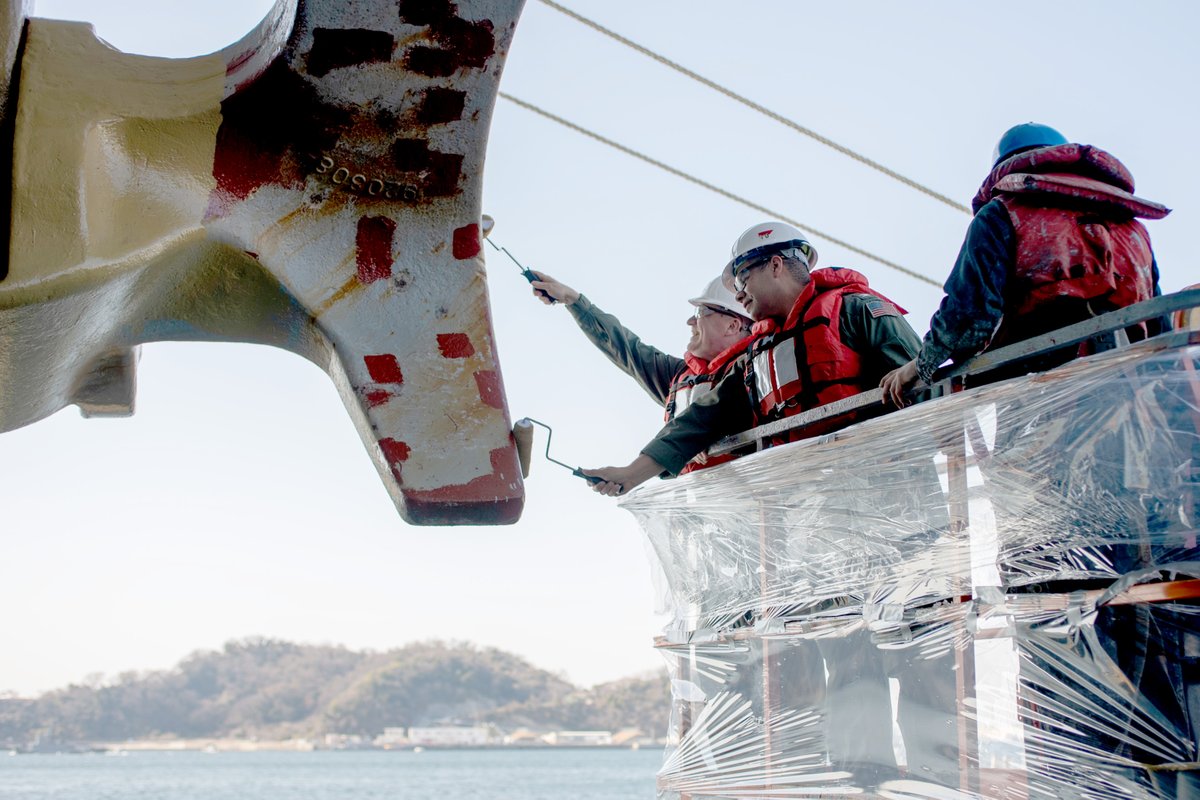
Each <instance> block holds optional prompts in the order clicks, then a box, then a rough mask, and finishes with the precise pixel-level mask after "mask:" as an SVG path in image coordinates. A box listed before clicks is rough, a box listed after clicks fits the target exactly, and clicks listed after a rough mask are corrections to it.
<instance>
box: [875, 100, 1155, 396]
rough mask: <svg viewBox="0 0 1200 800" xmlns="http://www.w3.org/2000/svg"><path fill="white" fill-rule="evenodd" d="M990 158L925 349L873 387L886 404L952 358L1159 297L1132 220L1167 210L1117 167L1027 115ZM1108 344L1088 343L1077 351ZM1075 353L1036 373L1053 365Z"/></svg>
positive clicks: (1146, 243)
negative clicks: (1144, 194)
mask: <svg viewBox="0 0 1200 800" xmlns="http://www.w3.org/2000/svg"><path fill="white" fill-rule="evenodd" d="M994 156H995V157H994V162H995V163H994V166H993V168H992V171H991V173H989V174H988V176H987V178H986V179H985V180H984V182H983V185H982V186H981V187H980V188H979V192H978V193H977V194H976V195H975V199H974V200H973V201H972V207H973V208H974V210H975V218H974V219H973V220H972V221H971V225H970V227H969V228H968V229H967V236H966V240H965V241H964V242H963V245H962V249H961V250H960V251H959V254H958V260H957V261H956V262H955V264H954V269H953V270H952V271H951V273H950V277H949V278H948V279H947V280H946V286H945V290H946V297H945V298H944V299H943V300H942V305H941V307H940V308H939V309H938V311H937V313H935V314H934V315H933V319H931V320H930V323H929V333H928V334H926V335H925V341H924V342H923V343H922V345H921V352H920V354H919V355H918V356H917V357H916V358H915V359H913V360H912V361H910V362H909V363H907V364H905V365H904V366H902V367H901V368H899V369H897V370H894V371H893V372H890V373H888V374H887V375H886V376H884V379H883V381H881V382H880V386H882V387H883V390H884V399H885V400H887V401H890V402H892V403H893V404H895V405H898V406H899V405H904V402H905V401H904V398H903V396H904V393H905V392H907V391H908V390H909V389H910V388H912V386H913V385H914V384H915V383H916V381H917V379H918V378H920V379H921V380H923V381H924V382H925V383H928V382H929V381H930V379H931V378H932V376H933V373H934V371H935V370H936V369H937V368H938V367H939V366H940V365H941V364H942V363H943V362H945V361H947V360H948V359H954V360H955V361H962V360H965V359H966V358H969V357H971V356H973V355H975V354H976V353H978V352H980V351H982V350H985V349H988V348H995V347H1000V346H1003V345H1006V344H1011V343H1013V342H1015V341H1020V340H1021V339H1028V338H1030V337H1032V336H1037V335H1039V334H1042V333H1046V332H1048V331H1051V330H1053V329H1055V328H1061V327H1063V326H1064V325H1069V324H1071V323H1073V322H1079V321H1081V320H1084V319H1087V318H1088V317H1091V316H1094V315H1096V314H1102V313H1104V312H1105V311H1112V310H1114V309H1117V308H1122V307H1124V306H1128V305H1132V304H1134V303H1137V302H1140V301H1142V300H1149V299H1150V298H1151V297H1154V296H1155V295H1157V294H1159V289H1158V266H1157V265H1156V264H1155V261H1154V253H1153V252H1152V251H1151V249H1150V236H1149V234H1147V233H1146V229H1145V227H1143V226H1142V224H1141V223H1140V222H1138V221H1137V219H1136V218H1137V217H1141V218H1144V219H1161V218H1162V217H1165V216H1166V215H1167V214H1168V213H1169V209H1167V208H1165V207H1163V206H1161V205H1158V204H1157V203H1151V202H1149V201H1147V200H1143V199H1141V198H1138V197H1135V196H1134V195H1133V194H1132V192H1133V176H1132V175H1130V173H1129V170H1128V169H1126V168H1125V165H1124V164H1122V163H1121V162H1120V161H1118V160H1117V159H1116V158H1114V157H1113V156H1111V155H1109V154H1108V153H1106V152H1105V151H1103V150H1101V149H1100V148H1098V147H1092V146H1091V145H1081V144H1072V143H1069V142H1068V141H1067V140H1066V137H1064V136H1063V135H1062V134H1061V133H1059V132H1058V131H1056V130H1054V129H1053V128H1050V127H1047V126H1045V125H1038V124H1036V123H1032V122H1029V123H1025V124H1022V125H1017V126H1014V127H1013V128H1010V129H1009V130H1008V131H1006V132H1005V133H1004V135H1003V136H1002V137H1000V142H999V143H998V144H997V145H996V152H995V154H994ZM1149 328H1150V331H1149V332H1151V333H1154V332H1156V330H1155V328H1156V326H1155V325H1149ZM1146 333H1147V327H1145V326H1137V327H1136V328H1134V329H1131V330H1130V331H1129V334H1130V339H1133V340H1136V339H1140V338H1143V337H1144V336H1145V335H1146ZM1104 346H1105V345H1104V343H1103V342H1096V343H1092V344H1091V347H1090V348H1089V347H1088V346H1086V345H1085V348H1084V349H1083V350H1082V351H1081V352H1082V354H1086V353H1087V352H1090V351H1091V350H1094V349H1096V348H1102V347H1104ZM1075 354H1076V353H1075V352H1074V351H1068V352H1067V353H1064V354H1061V355H1059V356H1058V357H1057V358H1051V359H1048V360H1042V361H1039V362H1038V363H1037V364H1036V365H1032V366H1031V368H1032V369H1035V370H1040V369H1048V368H1051V367H1054V366H1058V364H1061V363H1063V362H1065V361H1068V360H1070V359H1071V358H1073V357H1074V356H1075Z"/></svg>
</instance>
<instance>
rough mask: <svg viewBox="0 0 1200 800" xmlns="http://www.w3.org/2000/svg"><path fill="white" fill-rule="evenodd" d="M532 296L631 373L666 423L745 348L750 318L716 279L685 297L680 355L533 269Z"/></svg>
mask: <svg viewBox="0 0 1200 800" xmlns="http://www.w3.org/2000/svg"><path fill="white" fill-rule="evenodd" d="M534 275H536V276H537V278H538V280H536V281H533V294H534V297H537V298H538V299H539V300H541V301H542V302H543V303H545V304H547V305H553V304H554V303H561V304H563V305H564V306H566V307H567V310H568V311H570V312H571V316H572V317H574V318H575V323H576V324H577V325H579V329H580V330H582V331H583V333H584V335H586V336H587V337H588V339H590V340H591V342H592V344H594V345H595V346H596V347H597V349H599V350H600V352H602V353H604V355H606V356H607V357H608V359H609V360H610V361H611V362H612V363H613V364H615V365H616V366H617V367H618V368H619V369H620V370H621V371H622V372H624V373H625V374H627V375H629V376H630V377H632V378H633V379H634V380H635V381H637V382H638V385H639V386H641V387H642V388H643V389H645V390H646V393H647V394H649V395H650V396H651V397H652V398H654V400H655V402H657V403H658V404H659V405H661V406H663V408H664V411H665V413H664V419H665V420H666V421H668V422H669V421H671V420H672V419H674V418H675V417H676V416H678V415H679V414H682V413H683V412H684V411H685V410H686V409H687V408H688V407H689V406H690V405H691V404H692V403H693V402H694V401H696V400H697V399H699V398H700V397H703V396H704V395H705V394H707V393H708V392H709V391H711V390H712V387H713V386H714V385H716V384H717V383H718V382H719V381H720V380H721V379H722V378H724V377H725V375H726V374H727V373H728V372H729V371H730V369H731V367H732V365H733V364H734V363H735V361H736V359H737V357H738V356H739V355H741V353H742V351H744V350H745V348H746V344H747V342H748V341H749V338H748V337H749V336H750V324H751V321H750V318H749V316H748V315H747V314H746V310H745V309H744V308H743V307H742V306H741V304H740V303H738V302H737V301H736V300H735V299H734V296H733V293H732V292H730V291H729V290H728V289H727V288H726V287H725V286H724V285H723V284H722V283H721V279H720V278H717V279H715V280H713V281H711V282H710V283H709V284H708V285H707V286H706V287H704V291H703V292H701V294H700V295H699V296H698V297H693V298H691V299H690V300H688V302H689V303H691V304H692V306H693V307H694V308H695V310H694V311H693V312H692V315H691V316H690V317H688V319H687V324H688V326H689V327H690V328H691V332H692V333H691V338H690V339H689V340H688V346H687V350H686V351H685V352H684V354H683V357H682V358H680V357H678V356H673V355H670V354H668V353H664V352H663V351H661V350H659V349H658V348H656V347H652V346H651V345H648V344H646V343H645V342H643V341H642V340H641V339H640V338H639V337H638V336H637V334H635V333H633V332H632V331H630V330H629V329H628V328H626V327H625V326H624V325H622V324H621V321H620V320H618V319H617V318H616V317H614V316H613V315H612V314H608V313H605V312H604V311H601V310H600V309H599V308H598V307H596V306H595V305H593V304H592V302H591V301H590V300H588V299H587V298H586V297H585V296H583V295H582V294H580V293H579V292H577V291H576V290H575V289H572V288H571V287H570V286H567V285H566V284H564V283H562V282H560V281H557V280H555V279H554V278H552V277H550V276H549V275H547V274H545V273H540V272H534ZM727 460H729V457H728V456H727V457H723V458H720V459H707V458H705V456H704V454H702V453H701V454H700V455H698V456H696V458H693V459H690V460H689V461H688V462H687V463H686V464H685V465H683V466H682V468H681V471H683V472H691V471H692V470H695V469H700V468H701V467H711V466H714V465H715V464H717V463H721V462H722V461H727Z"/></svg>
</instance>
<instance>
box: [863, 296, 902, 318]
mask: <svg viewBox="0 0 1200 800" xmlns="http://www.w3.org/2000/svg"><path fill="white" fill-rule="evenodd" d="M867 311H870V312H871V316H872V317H899V316H900V312H899V311H897V310H896V307H895V306H894V305H892V304H891V303H885V302H884V301H883V300H868V301H867Z"/></svg>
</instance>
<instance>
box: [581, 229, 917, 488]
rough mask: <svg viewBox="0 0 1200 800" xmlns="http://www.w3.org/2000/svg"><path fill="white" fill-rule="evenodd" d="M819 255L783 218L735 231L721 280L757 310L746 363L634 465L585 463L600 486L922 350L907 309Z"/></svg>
mask: <svg viewBox="0 0 1200 800" xmlns="http://www.w3.org/2000/svg"><path fill="white" fill-rule="evenodd" d="M816 264H817V251H816V248H814V247H813V246H812V245H811V244H810V243H809V242H808V240H807V238H806V237H805V236H804V234H803V233H801V232H800V231H799V230H798V229H796V228H794V227H793V226H791V225H788V224H786V223H783V222H765V223H762V224H759V225H755V226H753V227H751V228H749V229H748V230H746V232H745V233H743V234H742V235H741V236H739V237H738V239H737V241H736V242H735V243H734V246H733V252H732V258H731V259H730V261H729V263H728V264H727V265H726V267H725V270H724V272H723V274H722V276H721V280H722V282H723V283H724V284H725V286H726V288H728V289H730V290H731V291H734V292H736V293H737V294H736V299H737V301H738V302H740V303H741V304H742V305H743V306H744V307H745V308H746V311H747V312H748V313H749V314H750V316H751V317H753V319H754V320H755V325H754V339H753V341H752V342H751V344H750V348H749V351H748V353H747V355H746V356H745V357H744V358H742V359H739V361H738V363H739V364H741V366H742V368H741V369H734V370H732V371H731V374H729V375H728V376H727V377H726V378H725V379H724V380H722V381H721V382H720V383H719V384H718V385H717V386H716V388H715V389H714V390H713V391H711V392H709V393H707V394H706V395H705V396H704V397H703V398H699V399H697V400H696V401H695V402H693V403H692V405H691V407H690V408H688V409H687V411H686V412H684V413H681V414H677V415H676V416H675V418H674V419H671V420H670V421H668V423H667V425H666V426H665V427H664V428H663V429H662V430H661V431H660V432H659V434H658V436H656V437H655V438H654V440H653V441H651V442H650V443H649V444H648V445H647V446H646V447H645V448H643V449H642V452H641V454H640V455H639V456H638V457H637V458H636V459H634V460H633V461H632V462H631V463H630V464H629V465H627V466H624V467H604V468H602V469H593V470H586V472H587V473H588V474H589V475H594V476H597V477H599V478H601V479H602V481H601V482H600V483H597V484H596V485H595V486H594V487H593V488H594V489H595V491H598V492H600V493H601V494H606V495H613V496H615V495H620V494H625V493H626V492H628V491H630V490H631V489H633V488H634V487H635V486H638V485H639V484H641V483H644V482H645V481H647V480H649V479H650V478H652V477H654V476H656V475H659V474H661V473H663V472H664V471H665V472H669V473H671V474H675V475H677V474H679V473H680V472H681V471H682V470H683V468H684V466H685V465H686V464H687V463H688V462H689V461H691V460H692V459H693V458H694V457H695V456H696V454H698V453H702V452H703V451H704V450H705V449H707V448H708V447H709V446H710V445H712V444H713V443H714V442H717V441H719V440H720V439H722V438H724V437H725V436H729V435H731V434H734V433H738V432H740V431H744V430H747V429H748V428H751V427H755V426H758V425H763V424H765V423H767V422H771V421H773V420H776V419H781V418H783V417H788V416H792V415H794V414H798V413H800V412H802V411H807V410H809V409H811V408H816V407H817V406H821V405H824V404H826V403H831V402H833V401H835V400H840V399H842V398H844V397H849V396H851V395H855V394H858V393H859V392H862V391H865V390H867V389H871V388H873V387H875V386H877V385H878V384H879V381H880V379H881V378H882V377H883V376H884V375H885V374H887V373H888V372H890V371H891V370H893V369H896V368H897V367H899V366H901V365H903V364H906V363H908V362H909V361H910V360H911V359H912V358H913V357H914V356H915V355H916V353H917V351H918V350H919V349H920V346H921V340H920V339H919V338H918V337H917V334H916V332H915V331H913V329H912V326H911V325H909V324H908V322H906V321H905V319H904V317H903V313H904V312H903V310H902V309H900V308H899V307H898V306H896V304H895V303H893V302H892V301H891V300H889V299H887V298H886V297H884V296H883V295H881V294H879V293H878V292H876V291H874V290H873V289H871V288H870V287H869V286H868V285H867V279H866V278H865V277H864V276H863V275H862V274H861V273H859V272H856V271H855V270H852V269H842V268H838V267H831V268H827V269H815V267H816Z"/></svg>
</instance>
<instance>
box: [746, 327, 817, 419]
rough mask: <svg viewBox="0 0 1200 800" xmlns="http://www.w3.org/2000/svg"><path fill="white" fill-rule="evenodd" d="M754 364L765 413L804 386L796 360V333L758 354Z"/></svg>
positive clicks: (758, 394) (788, 398) (761, 405)
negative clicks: (794, 335)
mask: <svg viewBox="0 0 1200 800" xmlns="http://www.w3.org/2000/svg"><path fill="white" fill-rule="evenodd" d="M752 363H753V370H754V382H755V387H754V388H755V392H756V395H757V397H758V410H759V413H760V414H761V415H763V416H766V415H768V414H770V413H771V411H772V410H773V409H775V408H777V407H778V406H781V405H783V404H784V403H786V402H787V401H788V400H791V399H792V398H793V397H795V396H796V395H798V394H800V391H801V390H802V389H803V388H804V387H803V383H802V381H801V379H800V371H799V369H798V367H797V362H796V339H795V338H794V337H792V336H788V337H787V338H785V339H782V340H781V341H778V342H775V343H773V344H771V346H770V347H768V348H766V349H764V350H762V351H760V352H758V353H756V354H755V355H754V359H753V362H752Z"/></svg>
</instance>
